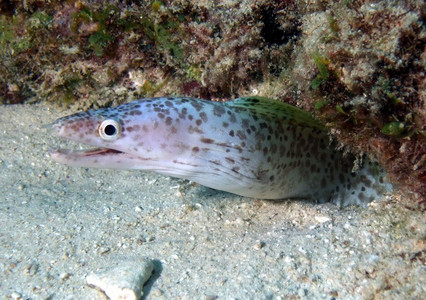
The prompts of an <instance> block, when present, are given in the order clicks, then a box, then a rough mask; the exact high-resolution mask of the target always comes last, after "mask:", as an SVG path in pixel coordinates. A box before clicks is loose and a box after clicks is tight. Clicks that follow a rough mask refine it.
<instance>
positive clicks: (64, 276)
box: [59, 272, 71, 281]
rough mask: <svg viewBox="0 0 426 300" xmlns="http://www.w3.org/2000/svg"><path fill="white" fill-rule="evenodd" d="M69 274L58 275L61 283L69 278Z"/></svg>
mask: <svg viewBox="0 0 426 300" xmlns="http://www.w3.org/2000/svg"><path fill="white" fill-rule="evenodd" d="M70 276H71V274H70V273H66V272H64V273H61V275H59V278H61V280H62V281H65V280H67V279H68V278H70Z"/></svg>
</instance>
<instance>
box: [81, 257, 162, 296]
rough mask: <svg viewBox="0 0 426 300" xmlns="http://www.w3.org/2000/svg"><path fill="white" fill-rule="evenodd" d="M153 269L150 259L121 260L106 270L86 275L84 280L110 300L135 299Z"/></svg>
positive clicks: (141, 291) (139, 294) (141, 292)
mask: <svg viewBox="0 0 426 300" xmlns="http://www.w3.org/2000/svg"><path fill="white" fill-rule="evenodd" d="M153 270H154V264H153V263H152V261H151V260H148V259H129V260H123V261H118V262H117V263H116V265H115V266H112V267H111V268H109V269H108V270H105V271H103V272H97V273H92V274H90V275H88V276H87V277H86V282H87V284H88V285H89V286H93V287H96V288H98V289H100V290H101V291H103V292H104V293H105V294H106V295H107V296H108V297H109V298H110V299H111V300H137V299H139V298H140V297H142V295H143V285H144V283H145V282H146V281H147V280H148V279H149V278H150V277H151V275H152V271H153Z"/></svg>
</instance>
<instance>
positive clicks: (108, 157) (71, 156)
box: [50, 148, 144, 169]
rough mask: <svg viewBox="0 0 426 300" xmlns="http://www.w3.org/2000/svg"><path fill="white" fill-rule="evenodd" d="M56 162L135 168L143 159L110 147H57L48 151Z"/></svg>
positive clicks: (79, 165) (93, 166)
mask: <svg viewBox="0 0 426 300" xmlns="http://www.w3.org/2000/svg"><path fill="white" fill-rule="evenodd" d="M50 156H51V158H52V159H53V160H55V161H56V162H58V163H62V164H67V165H70V166H76V167H87V168H88V167H92V168H108V169H110V168H118V169H135V168H137V165H139V164H138V162H142V161H143V160H144V159H142V158H140V157H136V156H133V155H131V154H129V153H125V152H121V151H118V150H114V149H110V148H96V149H90V150H69V149H57V150H54V151H52V152H51V153H50Z"/></svg>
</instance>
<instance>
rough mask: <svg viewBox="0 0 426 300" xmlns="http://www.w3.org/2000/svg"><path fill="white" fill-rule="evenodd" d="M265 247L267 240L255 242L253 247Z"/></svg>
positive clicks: (257, 248)
mask: <svg viewBox="0 0 426 300" xmlns="http://www.w3.org/2000/svg"><path fill="white" fill-rule="evenodd" d="M263 247H265V242H261V241H257V242H256V244H254V246H253V248H254V249H256V250H260V249H262V248H263Z"/></svg>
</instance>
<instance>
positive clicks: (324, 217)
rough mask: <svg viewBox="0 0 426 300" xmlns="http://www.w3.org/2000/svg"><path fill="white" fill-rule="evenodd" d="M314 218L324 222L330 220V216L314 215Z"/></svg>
mask: <svg viewBox="0 0 426 300" xmlns="http://www.w3.org/2000/svg"><path fill="white" fill-rule="evenodd" d="M315 220H316V221H317V222H319V223H325V222H328V221H331V218H330V217H328V216H315Z"/></svg>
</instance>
